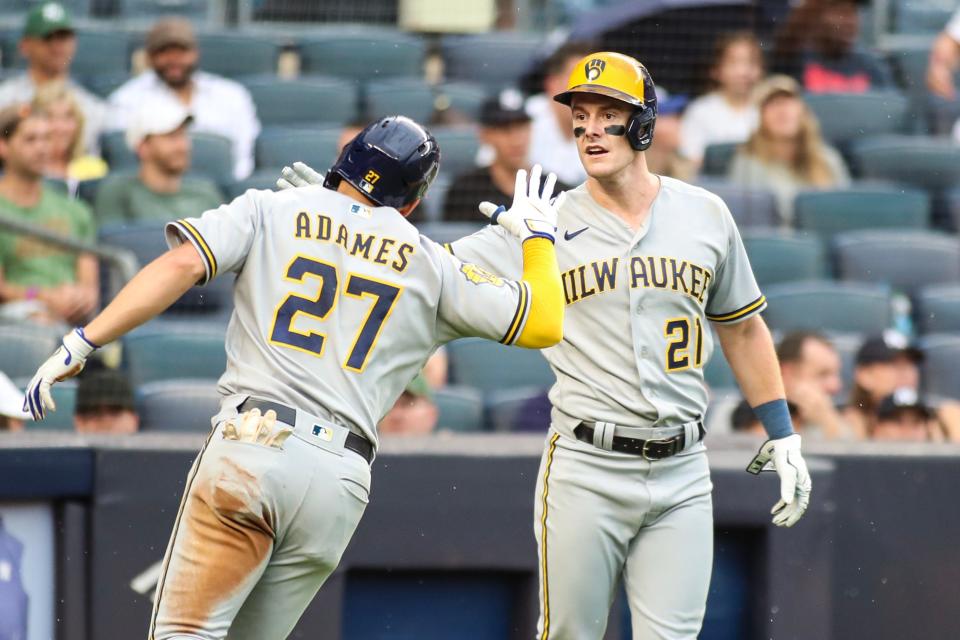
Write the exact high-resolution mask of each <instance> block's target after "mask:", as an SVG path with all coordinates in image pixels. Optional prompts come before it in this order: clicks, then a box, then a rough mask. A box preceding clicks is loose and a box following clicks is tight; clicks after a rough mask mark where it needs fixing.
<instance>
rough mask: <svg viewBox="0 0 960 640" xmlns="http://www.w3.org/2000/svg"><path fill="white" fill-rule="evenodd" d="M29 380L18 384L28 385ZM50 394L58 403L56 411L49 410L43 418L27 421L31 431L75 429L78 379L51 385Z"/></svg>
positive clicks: (26, 423) (55, 402)
mask: <svg viewBox="0 0 960 640" xmlns="http://www.w3.org/2000/svg"><path fill="white" fill-rule="evenodd" d="M27 384H29V381H25V382H24V384H22V385H18V386H19V387H26V386H27ZM50 395H52V396H53V402H54V404H56V405H57V410H56V411H47V414H46V416H44V418H43V420H38V421H27V422H25V423H24V424H25V425H26V427H27V429H28V430H29V431H39V430H50V431H73V414H74V410H75V409H76V407H77V381H76V380H63V381H61V382H58V383H57V384H55V385H53V386H52V387H50Z"/></svg>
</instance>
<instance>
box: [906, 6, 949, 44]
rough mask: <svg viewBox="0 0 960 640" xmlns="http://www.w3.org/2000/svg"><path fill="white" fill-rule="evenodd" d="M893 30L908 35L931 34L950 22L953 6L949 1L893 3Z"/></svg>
mask: <svg viewBox="0 0 960 640" xmlns="http://www.w3.org/2000/svg"><path fill="white" fill-rule="evenodd" d="M893 8H894V11H893V16H894V18H895V19H894V31H895V32H896V33H902V34H905V35H906V34H909V35H927V36H933V35H934V34H937V33H939V32H940V31H942V30H943V26H944V25H945V24H947V23H948V22H950V16H951V15H953V10H954V8H955V7H953V6H952V5H951V4H950V2H929V1H927V2H913V1H902V0H901V1H900V2H894V3H893Z"/></svg>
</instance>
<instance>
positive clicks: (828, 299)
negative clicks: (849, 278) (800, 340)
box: [763, 280, 893, 333]
mask: <svg viewBox="0 0 960 640" xmlns="http://www.w3.org/2000/svg"><path fill="white" fill-rule="evenodd" d="M765 293H766V296H767V309H766V311H764V312H763V317H764V318H765V319H766V321H767V324H768V325H770V328H771V329H773V330H775V331H782V332H787V331H799V330H802V329H803V330H813V331H833V332H843V333H879V332H881V331H883V330H884V329H886V328H888V327H889V326H890V323H891V321H892V316H893V313H892V309H891V303H890V290H889V289H888V288H887V287H884V286H882V285H877V284H867V283H854V282H833V281H829V280H819V281H817V280H811V281H807V282H790V283H782V284H777V285H771V286H770V287H767V289H766V290H765Z"/></svg>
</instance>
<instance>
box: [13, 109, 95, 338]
mask: <svg viewBox="0 0 960 640" xmlns="http://www.w3.org/2000/svg"><path fill="white" fill-rule="evenodd" d="M49 154H50V124H49V122H48V121H47V119H46V118H45V117H43V116H40V115H37V114H34V113H32V112H31V111H30V108H29V106H26V105H19V106H12V107H7V108H6V109H3V110H2V111H0V160H2V162H3V171H4V173H3V176H2V177H0V215H3V216H7V217H10V218H15V219H17V220H19V221H21V222H25V223H28V224H31V225H35V226H37V227H40V228H42V229H45V230H47V231H52V232H55V233H58V234H61V235H64V236H68V237H71V238H73V239H76V240H81V241H86V242H92V241H93V240H94V239H95V237H96V234H95V231H94V225H93V216H92V215H91V213H90V210H89V209H87V207H86V205H84V204H83V203H81V202H78V201H76V200H70V199H68V198H67V197H66V196H63V195H61V194H60V193H58V192H57V191H56V190H54V189H51V188H49V187H47V186H45V185H44V184H43V172H44V169H45V167H46V165H47V160H48V157H49ZM99 287H100V284H99V276H98V265H97V259H96V257H95V256H93V255H91V254H87V253H81V254H79V255H77V254H74V253H70V252H68V251H64V250H61V249H58V248H54V247H52V246H50V245H48V244H44V243H42V242H39V241H38V240H35V239H34V238H31V237H29V236H27V235H22V234H17V233H12V232H6V231H4V232H0V302H2V303H5V304H4V305H3V313H4V314H5V315H7V317H11V316H12V317H19V318H21V319H22V318H26V317H29V318H31V319H33V320H36V321H39V322H56V321H60V322H66V323H70V324H77V323H80V322H82V321H83V320H84V319H85V318H87V317H88V316H89V315H90V313H91V312H93V311H94V310H95V309H96V308H97V305H98V303H99Z"/></svg>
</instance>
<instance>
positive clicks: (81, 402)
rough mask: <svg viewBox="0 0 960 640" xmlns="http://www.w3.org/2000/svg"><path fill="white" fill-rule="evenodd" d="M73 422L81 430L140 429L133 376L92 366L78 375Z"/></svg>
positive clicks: (115, 432) (116, 432) (122, 430)
mask: <svg viewBox="0 0 960 640" xmlns="http://www.w3.org/2000/svg"><path fill="white" fill-rule="evenodd" d="M77 380H78V382H77V405H76V407H75V408H74V410H73V425H74V427H75V428H76V430H77V432H78V433H109V434H118V435H119V434H126V433H136V431H137V430H138V429H139V428H140V416H139V415H138V414H137V409H136V405H135V403H134V399H133V387H131V386H130V380H129V379H128V378H127V376H126V375H125V374H123V373H122V372H120V371H115V370H111V369H105V368H102V367H92V368H91V369H90V370H89V371H84V372H83V373H82V374H81V375H80V376H79V378H77Z"/></svg>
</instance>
